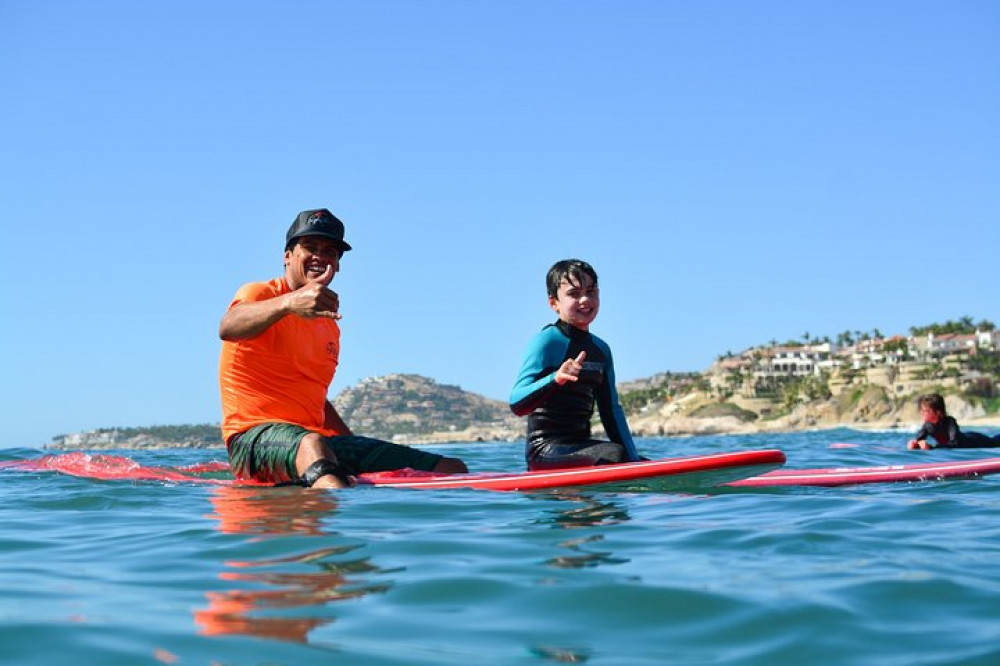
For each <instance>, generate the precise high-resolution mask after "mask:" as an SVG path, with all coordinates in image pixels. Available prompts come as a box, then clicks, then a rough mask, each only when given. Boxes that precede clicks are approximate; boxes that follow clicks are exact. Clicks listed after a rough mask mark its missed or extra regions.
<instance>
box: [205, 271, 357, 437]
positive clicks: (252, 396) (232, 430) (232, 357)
mask: <svg viewBox="0 0 1000 666" xmlns="http://www.w3.org/2000/svg"><path fill="white" fill-rule="evenodd" d="M290 291H291V290H290V289H289V288H288V284H287V283H286V282H285V280H284V278H275V279H273V280H271V281H269V282H252V283H250V284H245V285H243V286H242V287H240V289H239V291H237V292H236V296H235V297H234V298H233V302H232V303H230V304H229V307H230V309H232V308H233V307H234V306H236V305H238V304H240V303H245V302H250V301H265V300H268V299H270V298H275V297H276V296H281V295H282V294H287V293H289V292H290ZM339 357H340V326H338V325H337V322H336V321H335V320H333V319H326V318H323V317H317V318H315V319H306V318H305V317H299V316H297V315H287V316H285V317H284V318H282V319H281V320H280V321H278V322H277V323H275V324H274V325H273V326H271V327H270V328H269V329H267V330H266V331H264V332H263V333H261V334H260V335H258V336H257V337H255V338H249V339H246V340H237V341H235V342H227V341H223V342H222V354H221V356H220V358H219V389H220V391H221V393H222V437H223V439H224V440H225V441H227V442H228V441H229V438H230V437H232V436H233V435H235V434H236V433H240V432H243V431H244V430H246V429H248V428H252V427H253V426H256V425H260V424H262V423H293V424H296V425H300V426H302V427H303V428H307V429H309V430H312V431H315V432H319V433H321V434H323V435H335V434H338V433H337V432H336V431H334V430H330V429H328V428H324V427H323V426H324V423H325V416H326V412H325V406H326V393H327V390H328V389H329V388H330V383H331V382H333V375H334V373H335V372H336V370H337V362H338V359H339Z"/></svg>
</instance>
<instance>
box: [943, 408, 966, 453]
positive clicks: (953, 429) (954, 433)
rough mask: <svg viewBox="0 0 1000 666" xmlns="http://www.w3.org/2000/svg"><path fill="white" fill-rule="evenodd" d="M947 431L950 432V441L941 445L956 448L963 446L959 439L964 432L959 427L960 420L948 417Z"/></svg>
mask: <svg viewBox="0 0 1000 666" xmlns="http://www.w3.org/2000/svg"><path fill="white" fill-rule="evenodd" d="M945 432H947V433H948V441H947V442H945V443H943V444H941V446H943V447H945V448H948V449H955V448H959V447H961V446H962V444H961V443H960V442H959V439H960V438H961V437H962V433H961V432H960V431H959V429H958V421H956V420H955V419H954V418H952V417H950V416H949V417H948V423H947V429H946V430H945Z"/></svg>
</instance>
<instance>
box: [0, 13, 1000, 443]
mask: <svg viewBox="0 0 1000 666" xmlns="http://www.w3.org/2000/svg"><path fill="white" fill-rule="evenodd" d="M0 90H2V91H3V92H2V93H0V95H2V100H3V103H2V104H0V155H2V159H0V210H2V215H3V224H2V227H0V228H2V231H0V234H2V248H3V250H2V251H3V262H2V267H0V271H2V272H0V277H2V278H3V283H4V285H5V289H4V290H3V295H2V299H3V300H2V303H0V304H2V309H3V312H4V319H5V321H4V324H3V326H2V327H0V359H2V367H3V375H4V385H5V387H6V390H5V391H4V393H5V397H4V399H3V401H2V408H0V409H2V410H3V411H2V417H3V423H4V434H3V438H2V441H0V445H2V446H36V445H42V444H44V443H46V442H48V441H49V440H50V438H51V437H52V436H54V435H57V434H60V433H66V432H76V431H82V430H88V429H92V428H98V427H110V426H146V425H155V424H179V423H210V422H217V421H218V420H219V412H220V407H219V399H218V393H217V391H218V389H217V360H218V352H219V344H220V343H219V341H218V337H217V326H218V322H219V318H220V317H221V315H222V313H223V311H224V309H225V307H226V306H227V304H228V303H229V300H230V299H231V297H232V295H233V293H234V292H235V291H236V289H237V287H239V285H240V284H242V283H244V282H249V281H254V280H263V279H269V278H271V277H275V276H277V275H278V274H279V273H280V271H281V252H282V246H283V239H284V233H285V230H286V229H287V227H288V225H289V223H290V222H291V221H292V219H293V218H294V216H295V214H296V213H297V212H298V211H300V210H303V209H307V208H313V207H321V206H323V207H328V208H329V209H330V210H332V211H333V212H334V213H335V214H336V215H337V216H339V217H340V218H341V219H342V220H344V222H345V223H346V226H347V239H348V241H349V242H351V243H352V244H353V245H354V247H355V250H354V251H353V252H351V253H350V254H348V255H347V257H346V258H345V261H344V262H343V264H342V272H341V273H340V275H338V276H337V278H336V280H335V281H334V283H333V287H334V288H335V289H336V290H337V291H338V292H339V293H340V296H341V305H342V313H343V317H344V318H343V321H342V326H343V340H342V344H343V352H342V358H341V366H340V371H339V373H338V376H337V378H336V380H335V382H334V385H333V387H332V391H331V395H334V394H336V393H337V392H339V391H340V390H342V389H344V388H346V387H348V386H350V385H352V384H354V383H355V382H357V381H358V380H359V379H361V378H364V377H369V376H377V375H383V374H387V373H392V372H412V373H419V374H422V375H426V376H429V377H432V378H434V379H436V380H437V381H439V382H441V383H448V384H457V385H460V386H461V387H462V388H464V389H466V390H470V391H475V392H477V393H481V394H483V395H486V396H489V397H492V398H498V399H506V397H507V395H508V392H509V389H510V386H511V384H512V382H513V379H514V376H515V374H516V372H517V370H518V366H519V361H520V357H521V353H522V351H523V349H524V347H525V345H526V343H527V341H528V339H529V338H530V337H531V336H532V335H533V334H534V333H535V332H536V331H537V330H538V329H539V328H540V327H541V326H542V325H544V324H545V323H547V322H548V321H550V320H551V319H552V318H553V315H552V313H551V311H550V310H549V309H548V307H547V304H546V301H545V293H544V274H545V271H546V270H547V268H548V267H549V265H551V264H552V263H553V262H554V261H556V260H558V259H562V258H567V257H580V258H583V259H586V260H588V261H590V262H591V263H592V264H593V265H594V266H595V268H596V269H597V271H598V273H599V275H600V281H601V287H602V301H603V302H602V310H601V314H600V317H599V318H598V320H597V322H596V323H595V324H594V327H593V329H592V330H593V331H594V332H595V333H597V334H598V335H600V336H601V337H603V338H604V339H605V340H607V341H608V342H609V343H610V344H611V346H612V349H613V350H614V352H615V361H616V366H617V372H618V378H619V379H620V380H628V379H635V378H640V377H646V376H649V375H652V374H655V373H657V372H662V371H666V370H702V369H704V368H706V367H707V366H708V365H710V364H711V363H712V361H713V360H714V359H715V357H716V356H717V355H719V354H722V353H725V352H726V351H729V350H731V351H734V352H735V351H739V350H741V349H744V348H746V347H749V346H752V345H756V344H761V343H766V342H767V341H769V340H771V339H777V340H781V341H784V340H787V339H790V338H798V337H801V336H802V335H803V334H804V333H806V332H808V333H810V334H811V335H814V336H822V335H830V336H831V337H835V336H836V334H837V333H839V332H841V331H844V330H864V331H868V330H871V329H875V328H878V329H880V330H881V331H883V332H885V333H897V332H898V333H906V332H907V330H908V328H909V327H910V326H913V325H920V324H927V323H931V322H935V321H944V320H946V319H957V318H959V317H962V316H966V315H968V316H972V317H973V318H974V319H976V320H977V321H978V320H980V319H983V318H986V319H991V320H993V321H998V320H1000V312H998V310H1000V308H998V306H1000V298H998V295H997V294H998V289H997V282H998V279H997V278H998V269H1000V261H998V256H1000V255H998V249H1000V123H998V119H1000V4H997V3H995V2H976V1H966V2H960V3H955V2H943V1H942V2H919V1H918V2H912V1H905V2H903V1H892V0H887V1H884V2H867V1H865V2H861V1H858V2H853V1H847V2H844V1H831V2H800V1H787V2H786V1H780V0H775V1H769V2H735V1H733V2H722V1H706V2H693V1H691V2H687V1H685V2H678V1H671V0H658V1H650V2H644V1H631V2H612V1H610V0H608V1H606V2H588V1H574V2H568V1H558V0H556V1H551V2H538V1H537V0H532V1H509V2H472V1H468V2H465V1H458V0H453V1H413V2H407V1H402V0H399V1H382V0H366V1H358V2H336V1H329V2H320V1H315V2H306V1H295V0H292V1H282V2H254V1H252V0H251V1H241V2H235V1H234V2H228V1H220V2H193V1H188V0H173V1H171V2H140V3H137V2H126V1H121V2H112V1H106V0H95V1H94V2H87V3H79V2H69V1H64V2H59V1H52V0H30V1H29V0H8V1H6V2H4V3H2V4H0Z"/></svg>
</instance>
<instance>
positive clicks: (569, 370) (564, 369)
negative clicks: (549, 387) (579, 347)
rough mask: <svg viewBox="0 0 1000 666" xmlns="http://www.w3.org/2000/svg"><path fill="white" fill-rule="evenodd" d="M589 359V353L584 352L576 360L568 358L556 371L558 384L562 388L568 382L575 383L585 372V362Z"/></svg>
mask: <svg viewBox="0 0 1000 666" xmlns="http://www.w3.org/2000/svg"><path fill="white" fill-rule="evenodd" d="M585 358H587V352H585V351H582V352H580V355H579V356H577V357H576V358H568V359H566V360H565V361H563V364H562V365H560V366H559V369H558V370H556V384H559V386H562V385H563V384H565V383H566V382H575V381H576V380H577V378H579V376H580V371H582V370H583V361H584V359H585Z"/></svg>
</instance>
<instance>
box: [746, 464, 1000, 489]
mask: <svg viewBox="0 0 1000 666" xmlns="http://www.w3.org/2000/svg"><path fill="white" fill-rule="evenodd" d="M998 472H1000V458H981V459H979V460H956V461H952V462H935V463H923V464H919V465H884V466H881V467H836V468H829V469H780V470H775V471H771V472H767V473H766V474H761V475H758V476H753V477H750V478H746V479H740V480H737V481H732V482H730V483H728V484H727V485H729V486H737V487H741V488H747V487H756V488H763V487H773V486H847V485H854V484H861V483H899V482H915V481H940V480H944V479H964V478H977V477H980V476H986V475H987V474H996V473H998Z"/></svg>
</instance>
